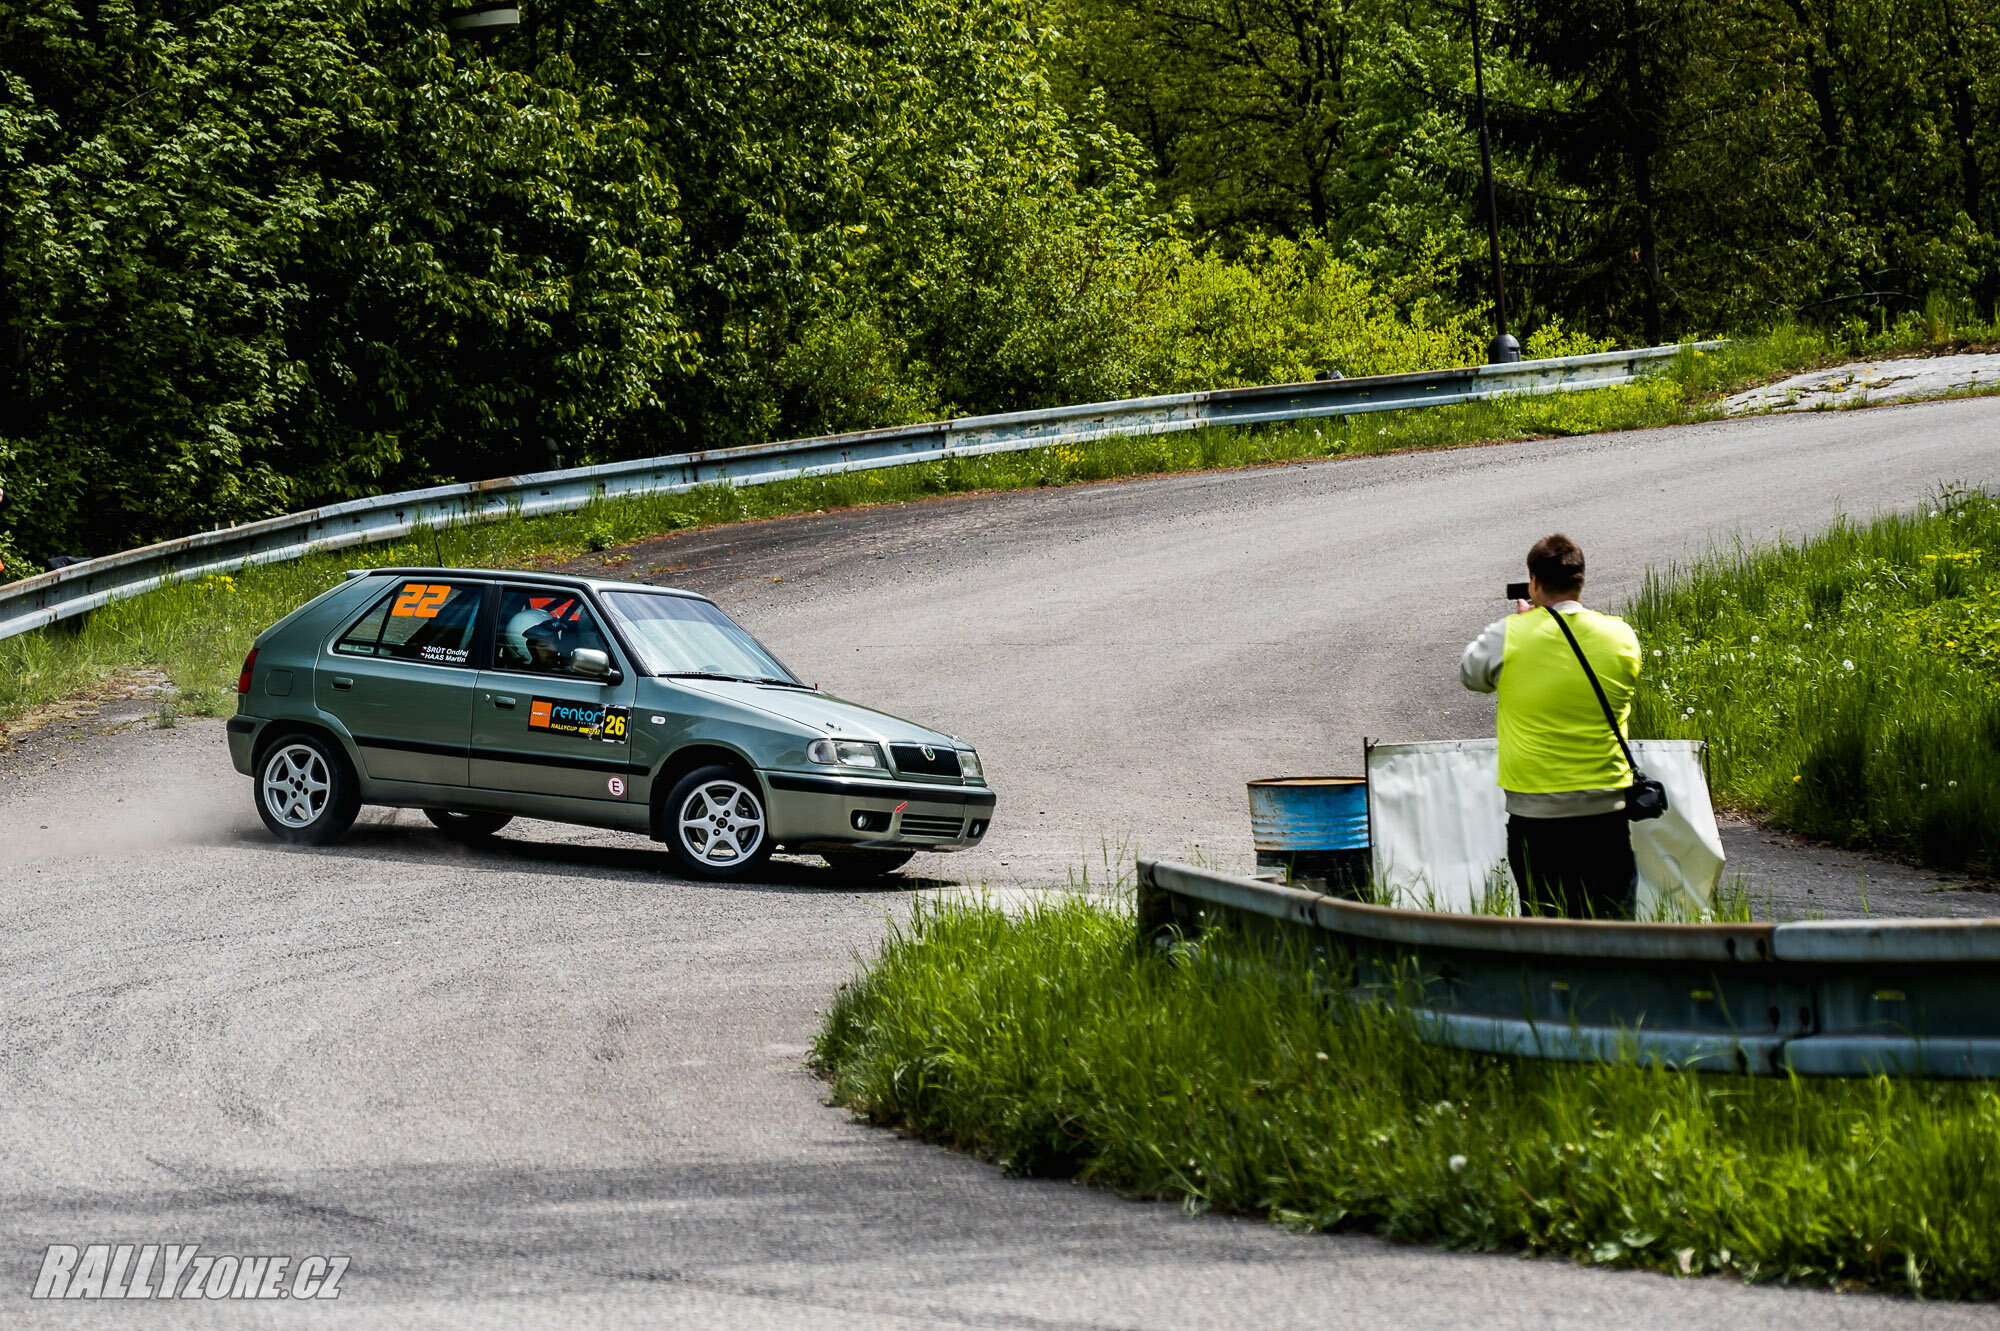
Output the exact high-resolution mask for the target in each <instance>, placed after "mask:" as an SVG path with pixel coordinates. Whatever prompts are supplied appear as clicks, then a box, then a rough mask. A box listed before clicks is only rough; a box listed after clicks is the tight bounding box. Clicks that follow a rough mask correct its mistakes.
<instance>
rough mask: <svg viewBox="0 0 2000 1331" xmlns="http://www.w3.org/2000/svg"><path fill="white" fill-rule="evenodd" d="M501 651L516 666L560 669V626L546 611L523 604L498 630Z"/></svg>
mask: <svg viewBox="0 0 2000 1331" xmlns="http://www.w3.org/2000/svg"><path fill="white" fill-rule="evenodd" d="M500 651H501V653H502V654H503V655H505V656H506V657H507V658H508V659H509V660H511V661H513V662H514V663H515V664H516V665H525V666H529V667H531V668H533V669H536V670H558V669H560V668H561V667H562V625H560V624H558V623H557V622H556V618H555V616H554V615H551V614H550V613H549V612H548V611H546V610H538V609H536V608H535V607H534V606H531V605H524V606H522V607H521V608H520V609H519V610H518V611H516V612H515V613H514V617H513V618H512V619H509V620H508V621H507V626H506V627H505V628H503V629H502V630H501V631H500Z"/></svg>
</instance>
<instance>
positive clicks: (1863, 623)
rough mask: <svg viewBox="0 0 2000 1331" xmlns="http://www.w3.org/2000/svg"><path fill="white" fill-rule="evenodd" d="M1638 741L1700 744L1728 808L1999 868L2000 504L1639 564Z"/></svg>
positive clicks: (1986, 501)
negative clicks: (1649, 569) (1666, 565)
mask: <svg viewBox="0 0 2000 1331" xmlns="http://www.w3.org/2000/svg"><path fill="white" fill-rule="evenodd" d="M1626 613H1627V616H1628V618H1629V619H1630V621H1631V623H1632V625H1633V627H1634V628H1635V629H1637V630H1638V633H1639V638H1640V642H1641V643H1642V645H1643V646H1644V648H1645V650H1646V652H1647V657H1646V670H1645V674H1644V675H1643V676H1642V678H1641V681H1640V693H1639V697H1638V699H1637V702H1636V704H1635V711H1634V714H1633V729H1634V730H1635V731H1636V732H1637V733H1639V734H1642V735H1659V736H1666V737H1674V738H1698V739H1705V740H1707V741H1708V742H1709V745H1710V773H1711V777H1712V780H1713V783H1714V786H1715V790H1716V794H1717V795H1718V797H1719V798H1720V800H1721V801H1722V802H1724V803H1726V804H1729V805H1732V806H1735V807H1737V808H1740V809H1743V810H1746V811H1749V812H1753V813H1756V814H1758V815H1759V816H1762V817H1765V818H1768V819H1769V820H1771V821H1772V822H1775V823H1778V824H1781V825H1783V826H1785V827H1789V828H1792V829H1794V830H1797V831H1800V832H1804V833H1807V834H1809V835H1813V836H1818V837H1824V838H1827V839H1829V840H1832V841H1835V842H1838V843H1840V844H1843V845H1850V846H1864V847H1871V848H1874V849H1878V850H1885V851H1889V852H1893V853H1897V854H1902V855H1907V856H1910V857H1913V858H1916V859H1918V860H1920V861H1921V862H1923V863H1925V864H1930V865H1935V866H1938V867H1942V868H1952V869H1970V870H1973V871H1976V872H1985V873H1994V872H2000V503H1996V501H1995V500H1994V498H1993V497H1991V496H1989V495H1984V494H1979V493H1963V492H1948V493H1945V494H1943V495H1941V496H1940V497H1939V498H1938V499H1937V500H1936V501H1935V502H1933V503H1930V504H1927V505H1925V506H1924V507H1923V508H1922V509H1920V510H1919V511H1918V512H1915V513H1911V514H1904V515H1897V516H1888V517H1883V518H1880V519H1877V520H1876V521H1873V522H1870V523H1866V524H1859V523H1851V522H1843V523H1840V524H1838V525H1836V526H1835V527H1834V528H1833V529H1832V530H1830V531H1827V532H1824V533H1822V534H1820V535H1817V536H1814V537H1812V538H1810V539H1808V540H1805V541H1802V542H1800V543H1797V544H1781V545H1779V546H1776V547H1773V548H1769V549H1755V550H1745V549H1738V550H1733V551H1727V552H1723V553H1719V554H1717V555H1714V556H1712V557H1710V558H1708V559H1705V560H1703V561H1701V562H1699V563H1697V564H1695V565H1694V566H1692V567H1690V568H1685V569H1673V570H1669V571H1668V572H1666V573H1665V574H1663V575H1659V576H1649V577H1648V579H1647V583H1646V586H1645V589H1644V590H1643V591H1642V592H1641V593H1640V595H1639V596H1638V598H1637V599H1636V600H1635V601H1634V603H1633V604H1632V605H1630V606H1629V607H1628V608H1627V611H1626Z"/></svg>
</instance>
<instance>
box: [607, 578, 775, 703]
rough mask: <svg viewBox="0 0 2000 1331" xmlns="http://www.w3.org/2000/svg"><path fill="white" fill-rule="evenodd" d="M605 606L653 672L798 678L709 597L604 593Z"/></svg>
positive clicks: (641, 660) (741, 677) (754, 678)
mask: <svg viewBox="0 0 2000 1331" xmlns="http://www.w3.org/2000/svg"><path fill="white" fill-rule="evenodd" d="M604 608H605V610H606V611H607V612H608V613H609V614H610V616H611V618H612V619H614V620H616V621H617V622H618V627H619V628H621V629H623V630H624V632H625V638H626V641H628V642H629V643H631V645H632V650H633V651H635V652H637V653H638V654H639V660H640V662H641V663H642V664H643V665H644V666H645V667H646V669H647V670H648V671H650V672H651V673H653V674H655V675H715V676H720V677H722V678H724V679H752V680H767V681H770V682H772V683H777V684H797V683H798V682H799V681H798V680H797V679H796V678H794V677H793V675H792V672H791V671H789V670H787V669H785V667H784V666H783V665H782V664H780V663H779V661H778V658H777V657H775V656H773V655H771V654H770V653H769V652H767V651H765V650H764V646H763V644H762V643H760V642H758V641H757V640H756V639H755V638H753V637H751V636H750V635H749V634H748V633H747V632H745V631H744V630H743V627H742V626H741V625H740V624H738V623H737V622H736V621H735V620H733V619H731V618H730V617H729V616H728V615H725V614H723V613H722V612H721V611H720V610H718V609H716V608H715V607H714V606H712V605H710V604H709V603H708V602H707V601H697V600H695V599H694V598H693V597H691V596H652V595H646V594H643V593H634V592H608V593H606V594H605V597H604ZM801 687H803V686H801Z"/></svg>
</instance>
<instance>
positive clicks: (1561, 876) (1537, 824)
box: [1507, 809, 1639, 920]
mask: <svg viewBox="0 0 2000 1331" xmlns="http://www.w3.org/2000/svg"><path fill="white" fill-rule="evenodd" d="M1507 863H1508V865H1509V866H1511V867H1512V868H1513V870H1514V881H1515V882H1516V883H1519V884H1520V886H1521V913H1522V914H1523V915H1561V916H1567V917H1568V918H1570V919H1577V920H1589V919H1594V920H1629V919H1631V918H1632V910H1633V907H1634V906H1635V905H1636V904H1637V900H1638V893H1639V871H1638V868H1637V866H1636V865H1634V864H1633V862H1632V823H1631V820H1630V819H1628V818H1627V817H1626V816H1625V812H1624V810H1622V809H1621V810H1619V811H1618V812H1617V813H1596V814H1591V815H1589V816H1587V817H1583V818H1523V817H1522V816H1521V815H1519V814H1509V815H1508V816H1507Z"/></svg>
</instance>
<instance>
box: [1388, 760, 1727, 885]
mask: <svg viewBox="0 0 2000 1331" xmlns="http://www.w3.org/2000/svg"><path fill="white" fill-rule="evenodd" d="M1632 756H1633V758H1634V759H1635V760H1636V761H1637V762H1638V764H1639V766H1640V768H1641V769H1643V770H1644V771H1645V773H1646V775H1647V776H1650V777H1652V778H1653V779H1654V780H1656V781H1658V782H1660V783H1661V784H1662V785H1664V786H1665V787H1666V788H1667V813H1666V816H1665V817H1662V818H1655V819H1652V820H1650V821H1648V822H1642V823H1633V824H1632V854H1633V858H1634V859H1636V860H1637V861H1638V866H1639V900H1638V918H1640V919H1642V920H1649V919H1656V918H1667V919H1698V918H1700V917H1701V915H1702V914H1703V913H1704V912H1705V911H1707V910H1708V908H1709V906H1710V904H1711V903H1712V902H1713V901H1714V900H1715V886H1716V883H1717V882H1718V881H1719V880H1720V879H1721V877H1722V866H1723V854H1722V837H1721V834H1720V833H1719V832H1717V830H1716V826H1715V807H1714V805H1712V804H1711V803H1710V802H1709V798H1708V777H1707V774H1706V773H1704V772H1703V771H1702V766H1701V742H1700V741H1699V740H1686V739H1639V740H1633V741H1632ZM1499 774H1500V746H1499V741H1497V740H1491V739H1449V740H1438V741H1434V742H1431V743H1426V744H1377V745H1374V746H1373V747H1371V748H1370V749H1369V750H1368V828H1369V841H1370V843H1371V845H1372V847H1373V850H1374V862H1375V885H1376V889H1377V891H1383V889H1387V890H1388V891H1391V892H1393V893H1394V894H1395V896H1394V904H1396V905H1399V906H1407V907H1411V908H1413V909H1417V910H1443V911H1475V910H1481V909H1486V910H1491V909H1492V906H1491V905H1490V904H1489V903H1490V902H1491V901H1493V900H1496V899H1497V897H1498V893H1499V889H1502V888H1506V889H1509V890H1511V889H1512V888H1513V875H1512V874H1511V873H1510V872H1509V870H1508V868H1507V803H1506V798H1507V797H1506V795H1505V793H1504V792H1502V791H1501V789H1500V785H1499ZM1514 895H1515V897H1516V898H1517V899H1518V896H1519V894H1518V892H1516V893H1515V894H1514ZM1379 899H1380V900H1382V901H1384V902H1388V901H1389V900H1390V897H1389V896H1388V895H1387V893H1384V895H1383V896H1382V897H1380V898H1379ZM1510 913H1511V912H1510Z"/></svg>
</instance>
